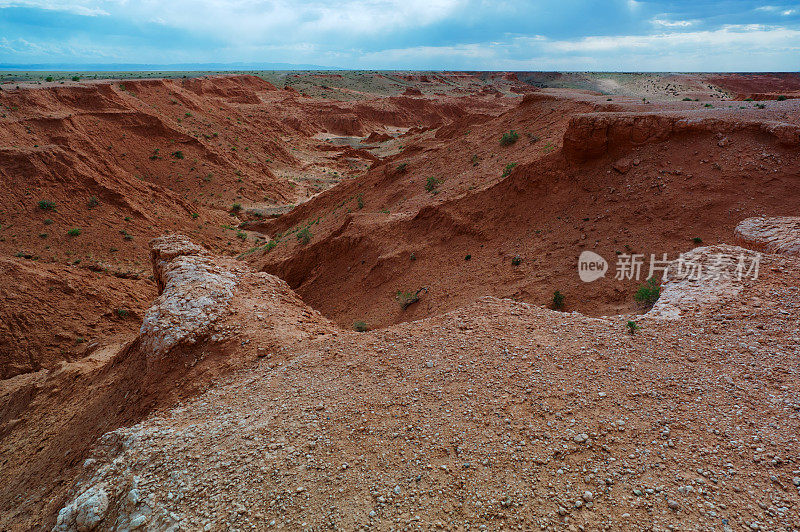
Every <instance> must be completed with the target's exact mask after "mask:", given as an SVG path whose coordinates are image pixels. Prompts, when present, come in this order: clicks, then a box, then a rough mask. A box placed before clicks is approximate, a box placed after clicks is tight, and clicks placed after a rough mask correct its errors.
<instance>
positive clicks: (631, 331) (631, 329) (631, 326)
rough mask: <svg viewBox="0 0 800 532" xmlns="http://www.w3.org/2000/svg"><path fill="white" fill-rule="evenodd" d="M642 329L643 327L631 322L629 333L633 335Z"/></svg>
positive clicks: (629, 323) (629, 322)
mask: <svg viewBox="0 0 800 532" xmlns="http://www.w3.org/2000/svg"><path fill="white" fill-rule="evenodd" d="M640 328H641V327H639V324H638V323H636V322H635V321H631V320H629V321H628V332H629V333H631V334H633V333H635V332H636V331H638V330H639V329H640Z"/></svg>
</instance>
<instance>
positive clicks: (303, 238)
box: [297, 227, 313, 245]
mask: <svg viewBox="0 0 800 532" xmlns="http://www.w3.org/2000/svg"><path fill="white" fill-rule="evenodd" d="M312 236H313V235H312V234H311V231H309V230H308V227H304V228H303V229H301V230H299V231H298V232H297V241H298V242H300V243H301V244H303V245H306V244H308V243H309V242H311V237H312Z"/></svg>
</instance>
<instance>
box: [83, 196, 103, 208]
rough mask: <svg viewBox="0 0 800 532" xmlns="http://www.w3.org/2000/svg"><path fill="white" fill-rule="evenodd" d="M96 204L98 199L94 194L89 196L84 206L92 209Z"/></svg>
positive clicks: (98, 203) (98, 202)
mask: <svg viewBox="0 0 800 532" xmlns="http://www.w3.org/2000/svg"><path fill="white" fill-rule="evenodd" d="M98 205H100V201H99V200H98V199H97V198H96V197H95V196H92V197H91V198H89V201H88V202H87V203H86V206H87V207H89V208H90V209H94V208H95V207H97V206H98Z"/></svg>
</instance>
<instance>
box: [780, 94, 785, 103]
mask: <svg viewBox="0 0 800 532" xmlns="http://www.w3.org/2000/svg"><path fill="white" fill-rule="evenodd" d="M785 99H786V96H784V95H783V94H781V95H780V96H778V101H779V102H782V101H784V100H785Z"/></svg>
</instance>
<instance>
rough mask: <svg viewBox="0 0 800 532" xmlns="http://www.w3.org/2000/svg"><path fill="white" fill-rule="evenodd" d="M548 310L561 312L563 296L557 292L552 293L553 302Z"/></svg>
mask: <svg viewBox="0 0 800 532" xmlns="http://www.w3.org/2000/svg"><path fill="white" fill-rule="evenodd" d="M550 308H552V309H553V310H561V309H563V308H564V294H562V293H561V292H560V291H559V290H556V291H555V292H553V301H552V302H551V303H550Z"/></svg>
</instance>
